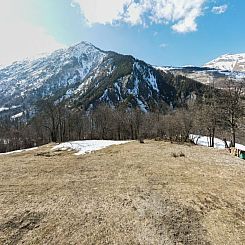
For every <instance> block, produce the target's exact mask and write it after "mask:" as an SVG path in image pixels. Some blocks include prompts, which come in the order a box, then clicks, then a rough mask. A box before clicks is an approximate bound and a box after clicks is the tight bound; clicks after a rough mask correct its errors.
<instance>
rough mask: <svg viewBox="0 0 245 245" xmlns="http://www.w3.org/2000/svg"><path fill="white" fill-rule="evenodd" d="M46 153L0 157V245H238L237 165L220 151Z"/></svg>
mask: <svg viewBox="0 0 245 245" xmlns="http://www.w3.org/2000/svg"><path fill="white" fill-rule="evenodd" d="M51 148H52V146H51V145H48V146H43V147H41V148H39V149H37V150H34V151H30V152H25V153H18V154H12V155H4V156H0V244H49V245H50V244H147V245H148V244H167V245H168V244H169V245H170V244H186V245H187V244H188V245H191V244H215V245H216V244H217V245H219V244H220V245H225V244H227V245H231V244H234V245H239V244H241V245H242V244H243V245H244V244H245V161H243V160H240V159H238V158H235V157H232V156H230V155H229V154H228V153H226V152H225V151H222V150H215V149H208V148H204V147H199V146H190V145H177V144H170V143H166V142H155V141H147V142H146V143H145V144H139V143H138V142H132V143H129V144H125V145H120V146H112V147H109V148H106V149H103V150H101V151H97V152H95V153H92V154H88V155H83V156H75V155H74V154H73V153H72V152H70V153H68V152H52V151H51ZM181 152H182V153H183V154H184V155H185V156H182V157H174V156H173V155H174V154H176V155H179V154H180V153H181Z"/></svg>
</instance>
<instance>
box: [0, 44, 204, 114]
mask: <svg viewBox="0 0 245 245" xmlns="http://www.w3.org/2000/svg"><path fill="white" fill-rule="evenodd" d="M174 79H175V76H174V75H172V74H169V72H167V69H157V68H155V67H153V66H151V65H149V64H147V63H145V62H144V61H140V60H138V59H136V58H134V57H133V56H130V55H121V54H118V53H115V52H111V51H102V50H100V49H99V48H96V47H95V46H93V45H92V44H90V43H87V42H81V43H79V44H77V45H75V46H72V47H69V48H66V49H60V50H57V51H55V52H53V53H51V54H48V55H46V56H42V57H39V58H37V59H31V60H28V59H27V60H24V61H21V62H20V61H18V62H15V63H13V64H12V65H9V66H6V67H2V68H0V114H1V115H8V116H10V117H12V119H15V118H18V117H19V116H20V115H21V118H22V117H26V118H29V117H31V116H32V115H33V113H35V105H36V104H37V102H39V101H40V100H42V99H44V98H47V97H50V98H51V99H52V100H54V101H55V102H56V103H59V102H62V101H63V102H65V103H67V104H69V105H70V106H71V107H81V108H83V109H85V110H87V109H92V108H94V107H96V106H97V105H99V104H101V103H106V104H108V105H110V106H112V107H115V106H118V105H119V104H122V103H123V104H125V105H126V106H128V107H138V108H140V109H141V110H142V111H144V112H146V111H149V110H153V109H155V108H157V107H159V106H160V107H161V108H163V107H168V106H170V105H177V104H178V103H180V101H181V103H183V94H184V95H185V99H186V100H189V99H190V98H191V95H192V94H193V93H195V92H197V93H198V94H199V93H200V91H201V90H202V86H201V85H198V86H194V85H193V83H194V81H183V79H182V81H177V82H174ZM184 80H185V79H184ZM180 83H186V85H185V86H184V87H185V88H186V91H183V93H180V92H179V87H178V86H181V84H180ZM181 87H182V86H181ZM196 88H198V89H196ZM195 90H198V91H195ZM180 94H182V98H181V99H180V98H179V96H180ZM22 112H25V113H24V114H20V113H22ZM16 115H17V116H18V117H16Z"/></svg>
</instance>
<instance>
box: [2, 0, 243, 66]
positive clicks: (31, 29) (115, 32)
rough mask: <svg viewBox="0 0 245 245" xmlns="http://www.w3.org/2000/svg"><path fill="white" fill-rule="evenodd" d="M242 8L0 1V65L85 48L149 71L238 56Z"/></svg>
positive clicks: (224, 2) (226, 2) (198, 2)
mask: <svg viewBox="0 0 245 245" xmlns="http://www.w3.org/2000/svg"><path fill="white" fill-rule="evenodd" d="M244 13H245V1H244V0H236V1H235V0H233V1H232V0H0V28H1V33H2V34H1V39H0V54H1V56H0V64H1V63H2V64H4V63H9V62H12V61H14V60H17V59H22V58H25V57H27V56H33V55H35V54H38V53H42V52H50V51H52V50H55V49H58V48H61V47H64V46H69V45H72V44H75V43H78V42H80V41H82V40H84V41H89V42H91V43H93V44H94V45H95V46H97V47H99V48H101V49H103V50H113V51H117V52H119V53H123V54H132V55H134V56H135V57H137V58H139V59H143V60H145V61H146V62H148V63H150V64H154V65H159V66H160V65H173V66H181V65H190V64H193V65H203V64H204V63H206V62H208V61H210V60H212V59H213V58H216V57H217V56H219V55H222V54H225V53H242V52H245V41H244V40H245V27H244V25H245V14H244Z"/></svg>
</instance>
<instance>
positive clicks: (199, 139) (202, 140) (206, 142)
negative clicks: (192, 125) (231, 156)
mask: <svg viewBox="0 0 245 245" xmlns="http://www.w3.org/2000/svg"><path fill="white" fill-rule="evenodd" d="M189 138H190V139H191V140H193V141H194V143H195V144H196V145H201V146H207V147H209V146H210V139H209V137H208V136H202V135H196V134H190V136H189ZM227 144H228V145H229V144H230V141H227ZM214 148H217V149H225V142H224V141H223V140H221V139H218V138H214ZM236 148H237V149H238V150H242V151H245V146H244V145H241V144H236Z"/></svg>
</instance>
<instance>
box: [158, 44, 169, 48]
mask: <svg viewBox="0 0 245 245" xmlns="http://www.w3.org/2000/svg"><path fill="white" fill-rule="evenodd" d="M167 46H168V45H167V44H166V43H161V44H160V45H159V47H160V48H166V47H167Z"/></svg>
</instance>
